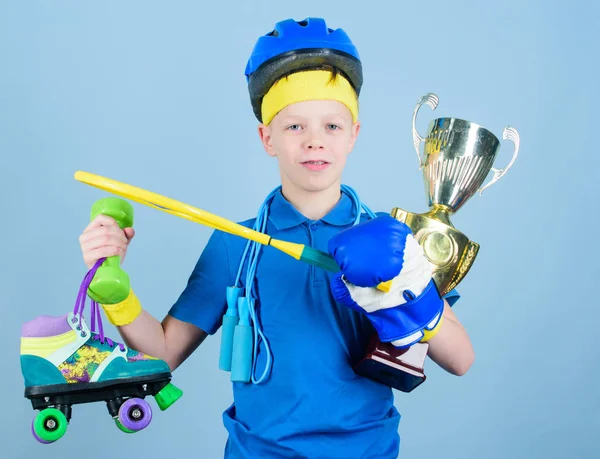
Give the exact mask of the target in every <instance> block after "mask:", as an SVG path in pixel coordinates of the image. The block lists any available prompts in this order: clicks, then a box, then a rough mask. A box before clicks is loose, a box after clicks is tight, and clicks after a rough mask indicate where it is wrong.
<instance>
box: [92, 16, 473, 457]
mask: <svg viewBox="0 0 600 459" xmlns="http://www.w3.org/2000/svg"><path fill="white" fill-rule="evenodd" d="M246 70H247V71H246V75H247V78H248V82H249V90H250V98H251V101H252V106H253V110H254V112H255V114H256V116H257V118H258V120H259V121H260V125H259V128H258V132H259V136H260V139H261V141H262V144H263V146H264V149H265V151H266V152H267V154H269V155H270V156H272V157H274V158H277V160H278V164H279V170H280V176H281V187H280V188H277V189H276V190H274V192H273V193H272V195H270V197H269V198H268V199H267V201H266V202H265V206H267V207H266V208H268V218H267V219H266V220H265V221H266V228H265V232H266V233H267V234H269V235H270V236H272V237H273V238H277V239H282V240H286V241H290V242H297V243H302V244H305V245H306V246H310V247H315V248H317V249H320V250H323V251H327V252H329V253H330V254H331V255H332V256H333V257H334V258H335V260H336V262H337V263H338V265H339V266H340V267H341V270H340V272H339V273H330V272H327V271H325V270H323V269H320V268H316V267H313V266H311V265H307V264H304V263H301V262H299V261H296V260H293V259H292V258H291V257H289V256H287V255H284V254H282V253H280V252H278V251H277V250H271V249H263V250H261V251H260V252H259V254H258V255H257V257H256V258H255V260H256V263H255V265H253V264H252V263H250V262H249V261H248V260H249V259H248V258H244V249H245V247H246V241H245V240H243V239H241V238H239V237H237V236H232V235H229V234H226V233H223V232H220V231H215V232H214V233H213V234H212V236H211V238H210V240H209V242H208V244H207V246H206V248H205V250H204V251H203V253H202V255H201V256H200V258H199V260H198V263H197V264H196V266H195V269H194V271H193V273H192V274H191V276H190V278H189V282H188V285H187V286H186V288H185V290H184V291H183V292H182V294H181V296H180V297H179V299H178V300H177V301H176V303H175V304H174V305H173V307H172V308H171V309H170V311H169V314H168V315H167V316H166V317H165V318H164V320H163V321H162V323H160V322H159V321H158V320H156V319H155V318H153V317H151V316H150V314H148V313H147V312H146V311H144V310H143V309H142V307H141V305H140V303H139V301H138V300H137V298H136V297H135V294H134V293H133V291H131V292H130V296H129V298H128V299H127V300H125V301H124V302H123V303H121V304H118V305H110V306H109V305H107V306H105V312H106V314H107V316H108V317H109V319H110V320H111V322H112V323H114V324H115V325H117V326H118V327H119V332H120V334H121V335H122V337H123V339H124V340H125V341H126V343H127V344H128V345H129V346H130V347H132V348H134V349H136V350H139V351H141V352H143V353H145V354H149V355H152V356H155V357H158V358H160V359H163V360H165V361H166V362H167V363H168V364H169V366H170V368H171V369H172V370H174V369H175V368H177V367H178V366H179V365H180V364H181V363H182V362H183V361H184V360H185V359H186V358H187V357H188V356H189V355H190V354H191V353H192V352H193V351H194V350H195V349H196V347H197V346H198V345H200V343H202V341H203V340H204V339H205V338H206V337H207V336H208V335H211V334H214V333H215V332H216V331H217V330H218V328H219V327H220V326H221V323H222V318H223V314H224V313H225V311H226V308H227V304H226V295H225V292H226V288H227V287H230V286H233V285H239V286H241V287H243V288H244V289H245V294H246V295H247V296H252V297H254V298H256V310H255V314H256V315H257V316H256V321H255V325H256V326H257V327H258V326H260V327H262V333H263V335H261V336H262V339H261V340H258V341H257V342H256V345H257V347H258V349H257V355H255V357H254V362H253V365H254V366H253V368H252V382H257V381H256V379H255V373H257V374H258V373H260V372H261V371H262V373H263V377H261V378H260V379H259V381H258V382H260V383H259V384H254V383H252V382H251V383H248V382H234V383H233V391H234V403H233V404H232V405H231V406H230V407H229V408H228V409H227V410H226V411H225V412H224V414H223V420H224V424H225V427H226V428H227V430H228V432H229V440H228V442H227V446H226V450H225V457H228V458H254V457H256V458H266V457H307V458H330V459H332V458H344V459H347V458H371V457H372V458H378V459H383V458H396V457H397V455H398V451H399V436H398V423H399V418H400V416H399V413H398V412H397V410H396V408H395V407H394V404H393V393H392V390H391V389H390V388H389V387H387V386H384V385H382V384H380V383H377V382H375V381H372V380H370V379H368V378H365V377H362V376H359V375H357V374H356V373H355V372H354V371H353V369H352V367H353V364H354V363H355V362H356V361H357V360H358V359H359V358H360V357H362V355H363V354H364V351H365V349H366V346H367V343H368V341H369V339H370V338H371V336H372V335H373V334H374V333H378V335H379V337H380V339H381V340H382V341H384V340H385V341H391V342H392V343H393V344H394V345H397V346H400V347H401V346H407V345H410V344H413V343H415V342H418V341H420V340H422V339H423V338H424V336H425V335H427V337H428V338H429V344H430V347H429V356H430V357H431V358H432V360H434V361H435V362H436V363H437V364H439V365H440V366H441V367H443V368H444V369H445V370H447V371H448V372H450V373H453V374H457V375H461V374H464V373H465V372H466V371H467V370H468V368H469V367H470V365H471V363H472V361H473V351H472V348H471V344H470V342H469V338H468V336H467V333H466V332H465V330H464V328H463V327H462V325H461V324H460V322H459V321H458V319H457V318H456V317H455V315H454V314H453V312H452V311H451V309H450V307H449V304H448V302H447V301H445V300H443V299H441V298H439V295H437V290H436V289H435V288H431V287H432V285H433V283H432V279H431V268H430V266H429V264H428V262H427V261H426V259H425V257H424V255H423V253H422V251H421V250H420V247H419V246H418V244H417V243H416V242H415V240H414V238H413V237H412V235H410V231H409V230H408V229H407V227H406V226H405V225H403V224H402V223H400V222H398V221H396V220H395V219H393V218H391V217H390V216H389V215H381V216H379V217H377V218H369V215H365V214H362V215H360V216H359V214H360V209H357V208H356V207H357V206H356V199H355V198H356V197H355V196H353V193H352V191H351V189H348V188H347V187H342V185H341V175H342V171H343V169H344V165H345V161H346V157H347V155H348V154H349V153H350V152H351V150H352V148H353V146H354V143H355V141H356V138H357V136H358V133H359V130H360V123H359V121H358V95H359V93H360V87H361V85H362V69H361V65H360V60H359V58H358V53H357V52H356V48H355V47H354V45H353V44H352V42H351V41H350V39H349V38H348V36H347V35H346V34H345V32H344V31H342V30H341V29H337V30H332V29H329V28H328V27H327V26H326V24H325V22H324V21H323V20H322V19H316V18H310V19H307V20H305V21H301V22H295V21H293V20H291V19H290V20H287V21H283V22H280V23H278V24H276V26H275V29H274V30H273V31H272V32H270V33H269V34H267V35H265V36H263V37H261V38H260V39H259V40H258V42H257V44H256V46H255V48H254V50H253V54H252V56H251V57H250V59H249V61H248V66H247V69H246ZM357 216H359V219H360V220H361V223H360V224H358V225H355V223H356V220H357ZM255 223H257V221H256V219H251V220H247V221H245V222H243V224H244V225H246V226H248V227H253V226H254V225H255ZM133 236H134V231H133V229H132V228H126V229H125V230H124V231H122V230H120V229H119V227H118V226H117V225H116V223H115V222H114V221H113V220H112V219H111V218H109V217H106V216H102V215H101V216H99V217H97V218H96V219H95V220H94V221H92V222H91V223H90V225H89V226H88V227H87V228H86V229H85V231H84V232H83V234H82V235H81V237H80V243H81V248H82V252H83V256H84V261H85V262H86V264H87V265H88V267H91V266H92V265H93V264H94V262H95V261H97V260H98V259H99V258H102V257H106V256H112V255H120V256H121V257H122V259H123V258H124V256H125V254H126V251H127V247H128V245H129V242H130V241H131V239H132V238H133ZM238 267H240V268H241V269H238ZM254 269H255V276H252V274H253V270H254ZM244 279H245V280H244ZM388 280H392V282H393V284H392V285H393V287H392V290H391V291H390V292H389V293H387V294H383V293H382V292H379V291H377V290H376V289H375V288H373V287H375V286H376V285H377V284H378V283H380V282H382V281H388ZM442 313H443V320H442V317H441V316H442Z"/></svg>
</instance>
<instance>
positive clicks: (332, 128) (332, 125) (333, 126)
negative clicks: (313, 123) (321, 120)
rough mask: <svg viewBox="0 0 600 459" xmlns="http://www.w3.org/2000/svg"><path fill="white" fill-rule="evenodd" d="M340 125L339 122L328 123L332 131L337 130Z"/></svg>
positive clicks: (328, 127)
mask: <svg viewBox="0 0 600 459" xmlns="http://www.w3.org/2000/svg"><path fill="white" fill-rule="evenodd" d="M339 128H340V127H339V126H338V125H337V124H328V125H327V129H331V130H332V131H337V130H338V129H339Z"/></svg>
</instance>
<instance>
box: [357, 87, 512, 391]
mask: <svg viewBox="0 0 600 459" xmlns="http://www.w3.org/2000/svg"><path fill="white" fill-rule="evenodd" d="M438 102H439V99H438V97H437V96H436V95H435V94H432V93H428V94H425V95H424V96H423V97H422V98H421V99H420V100H419V102H418V103H417V106H416V107H415V109H414V112H413V117H412V131H413V141H414V145H415V150H416V151H417V157H418V158H419V168H420V169H422V170H423V180H424V182H425V191H426V193H427V199H428V205H429V208H430V210H429V211H428V212H426V213H423V214H416V213H412V212H407V211H405V210H403V209H400V208H398V207H395V208H394V209H392V212H391V215H392V216H393V217H394V218H397V219H398V220H400V221H401V222H403V223H405V224H406V225H408V227H409V228H410V229H411V231H412V233H413V235H414V237H415V239H416V240H417V242H419V244H420V245H421V247H422V248H423V252H424V254H425V256H426V257H427V259H428V260H429V261H430V262H431V264H432V267H433V280H434V282H435V285H436V287H437V289H438V292H439V293H440V295H441V296H444V295H446V294H448V293H449V292H451V291H452V289H454V288H455V287H456V286H457V285H458V284H459V283H460V282H461V281H462V280H463V279H464V278H465V276H466V274H467V272H468V271H469V269H470V268H471V266H472V265H473V261H474V260H475V257H476V256H477V253H478V251H479V244H477V243H475V242H473V241H471V240H469V238H468V237H467V236H466V235H465V234H463V233H462V232H460V231H459V230H457V229H456V228H455V227H454V226H453V225H452V223H451V222H450V215H452V214H453V213H456V212H457V211H458V210H459V209H460V208H461V207H462V206H463V205H464V204H465V203H466V202H467V201H468V200H469V199H470V198H471V197H472V196H473V195H474V194H475V193H476V192H477V190H479V193H480V195H481V194H482V193H483V190H485V189H486V188H488V187H489V186H491V185H492V184H494V183H496V182H497V181H498V180H499V179H500V178H501V177H502V176H503V175H504V174H506V172H507V171H508V170H509V169H510V168H511V166H512V165H513V163H514V161H515V159H516V158H517V154H518V152H519V134H518V132H517V130H516V129H515V128H514V127H511V126H507V127H506V128H504V132H503V135H502V137H503V139H504V140H506V139H508V140H511V141H512V142H513V143H514V153H513V156H512V159H511V160H510V162H509V164H508V166H506V167H505V168H504V169H495V168H494V167H493V164H494V161H495V159H496V155H497V152H498V149H499V146H500V141H499V140H498V139H497V138H496V136H494V134H492V133H491V132H490V131H488V130H487V129H485V128H483V127H481V126H479V125H477V124H475V123H472V122H469V121H465V120H462V119H457V118H437V119H435V120H433V121H431V122H430V123H429V126H428V129H427V134H426V136H425V137H421V136H420V135H419V133H418V132H417V129H416V126H415V121H416V118H417V113H418V112H419V109H420V108H421V106H422V105H424V104H427V105H429V106H430V107H431V109H432V110H435V109H436V107H437V105H438ZM422 142H423V143H424V144H425V146H424V153H425V158H424V159H423V158H422V157H421V152H420V150H419V148H420V145H421V143H422ZM490 171H492V172H493V173H494V175H493V177H492V179H491V180H490V181H489V183H487V184H486V185H485V186H483V187H481V186H482V185H483V182H484V180H485V179H486V177H487V175H488V174H489V172H490ZM428 348H429V345H428V344H427V343H426V342H425V343H416V344H413V345H412V346H411V347H409V348H407V349H398V348H396V347H394V346H393V345H392V344H390V343H381V342H380V341H379V340H378V338H377V337H376V336H374V337H373V339H372V341H371V343H370V344H369V346H368V349H367V353H366V355H365V357H364V358H363V359H362V360H361V361H360V362H359V363H358V364H357V365H356V366H355V371H356V372H357V373H359V374H362V375H363V376H367V377H369V378H371V379H374V380H376V381H379V382H381V383H383V384H386V385H388V386H390V387H393V388H395V389H398V390H400V391H402V392H410V391H412V390H413V389H415V388H416V387H417V386H419V385H420V384H422V383H423V382H424V381H425V379H426V378H425V373H424V371H423V366H424V363H425V358H426V356H427V350H428Z"/></svg>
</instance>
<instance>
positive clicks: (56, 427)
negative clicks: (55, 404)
mask: <svg viewBox="0 0 600 459" xmlns="http://www.w3.org/2000/svg"><path fill="white" fill-rule="evenodd" d="M67 425H68V421H67V417H66V416H65V415H64V414H63V412H62V411H60V410H57V409H56V408H46V409H45V410H42V411H40V412H39V413H38V414H37V416H36V417H35V418H34V419H33V421H32V423H31V433H32V434H33V437H34V438H35V439H36V440H37V441H39V442H40V443H44V444H48V443H53V442H55V441H56V440H58V439H59V438H61V437H62V436H63V435H64V434H65V432H66V431H67Z"/></svg>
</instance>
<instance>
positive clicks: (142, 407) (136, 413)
mask: <svg viewBox="0 0 600 459" xmlns="http://www.w3.org/2000/svg"><path fill="white" fill-rule="evenodd" d="M118 419H119V421H120V422H121V424H122V425H123V427H125V428H126V429H129V430H132V431H134V432H137V431H139V430H142V429H145V428H146V427H148V424H150V421H152V408H150V405H148V402H146V401H145V400H144V399H141V398H130V399H127V400H126V401H125V403H123V404H122V405H121V407H120V408H119V416H118Z"/></svg>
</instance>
